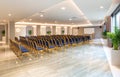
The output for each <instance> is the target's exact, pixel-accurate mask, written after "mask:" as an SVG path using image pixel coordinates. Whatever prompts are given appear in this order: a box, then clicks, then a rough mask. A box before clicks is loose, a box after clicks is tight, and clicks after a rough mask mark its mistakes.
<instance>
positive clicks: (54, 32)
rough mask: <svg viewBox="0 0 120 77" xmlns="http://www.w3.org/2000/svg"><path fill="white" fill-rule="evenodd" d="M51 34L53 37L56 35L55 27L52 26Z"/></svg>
mask: <svg viewBox="0 0 120 77" xmlns="http://www.w3.org/2000/svg"><path fill="white" fill-rule="evenodd" d="M52 34H53V35H56V26H53V27H52Z"/></svg>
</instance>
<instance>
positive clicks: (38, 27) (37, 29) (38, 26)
mask: <svg viewBox="0 0 120 77" xmlns="http://www.w3.org/2000/svg"><path fill="white" fill-rule="evenodd" d="M36 31H37V35H40V25H37V28H36Z"/></svg>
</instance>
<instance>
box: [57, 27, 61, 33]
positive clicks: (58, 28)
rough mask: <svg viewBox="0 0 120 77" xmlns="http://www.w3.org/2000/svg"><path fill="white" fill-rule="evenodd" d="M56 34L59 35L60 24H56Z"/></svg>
mask: <svg viewBox="0 0 120 77" xmlns="http://www.w3.org/2000/svg"><path fill="white" fill-rule="evenodd" d="M56 34H57V35H61V27H60V26H56Z"/></svg>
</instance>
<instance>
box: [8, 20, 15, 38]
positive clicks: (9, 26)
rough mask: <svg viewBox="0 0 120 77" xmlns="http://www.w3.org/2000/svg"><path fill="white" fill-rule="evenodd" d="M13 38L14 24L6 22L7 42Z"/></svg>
mask: <svg viewBox="0 0 120 77" xmlns="http://www.w3.org/2000/svg"><path fill="white" fill-rule="evenodd" d="M14 38H15V22H14V21H9V22H8V40H9V39H14Z"/></svg>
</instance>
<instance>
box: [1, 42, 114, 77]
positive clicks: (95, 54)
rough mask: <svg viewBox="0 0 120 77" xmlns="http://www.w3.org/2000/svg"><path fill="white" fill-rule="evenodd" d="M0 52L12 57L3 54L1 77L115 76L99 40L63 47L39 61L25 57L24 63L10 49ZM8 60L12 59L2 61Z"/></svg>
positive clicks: (41, 57)
mask: <svg viewBox="0 0 120 77" xmlns="http://www.w3.org/2000/svg"><path fill="white" fill-rule="evenodd" d="M0 52H1V53H3V54H5V52H6V53H7V52H8V53H9V56H10V58H6V57H7V56H6V57H5V56H1V55H0V59H1V61H0V77H112V74H111V70H110V68H109V65H108V61H107V58H106V56H105V53H104V50H103V46H102V44H101V41H100V40H93V41H92V42H90V44H84V45H82V46H81V45H78V46H72V47H69V48H62V49H60V50H57V51H54V52H53V53H49V54H48V53H47V54H44V55H39V57H37V58H35V57H33V56H31V57H30V58H28V57H24V59H23V60H22V61H20V60H18V59H17V58H16V57H15V56H14V54H13V53H12V52H11V51H10V50H9V49H8V50H4V48H3V50H0ZM3 54H2V55H3ZM1 57H4V58H1ZM11 57H12V58H11ZM5 58H6V59H9V60H6V61H3V60H5Z"/></svg>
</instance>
